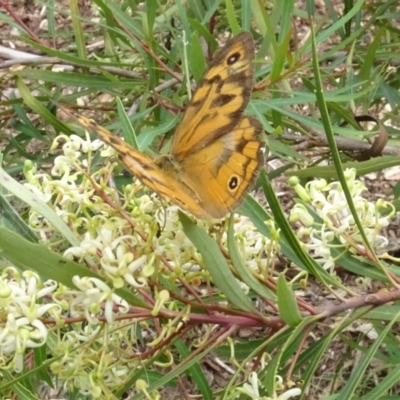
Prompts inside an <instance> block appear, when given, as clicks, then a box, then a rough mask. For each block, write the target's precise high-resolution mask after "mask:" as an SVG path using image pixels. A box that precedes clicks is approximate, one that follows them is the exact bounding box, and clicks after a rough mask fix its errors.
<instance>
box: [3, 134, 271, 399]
mask: <svg viewBox="0 0 400 400" xmlns="http://www.w3.org/2000/svg"><path fill="white" fill-rule="evenodd" d="M61 142H63V145H62V149H63V155H61V156H59V157H57V158H56V159H55V162H54V167H53V169H52V171H51V175H49V174H45V173H40V172H38V171H37V170H36V167H35V166H34V165H33V164H32V163H31V162H29V161H28V162H26V164H25V168H24V173H25V177H26V180H27V183H26V184H25V185H26V186H27V187H28V188H29V189H30V190H31V191H33V192H34V193H35V194H36V195H37V196H38V197H39V198H40V199H41V200H42V201H44V202H46V203H47V204H49V205H50V206H51V207H52V208H53V209H54V210H55V212H56V214H57V215H58V216H59V217H60V218H61V219H62V220H63V221H64V222H65V223H66V224H67V225H68V226H69V227H70V228H71V229H72V230H73V232H74V233H75V235H76V237H77V238H79V245H78V246H73V247H71V246H68V244H67V242H65V240H64V239H63V238H62V237H61V235H60V234H58V233H57V231H56V230H55V229H54V227H53V226H52V225H51V224H50V223H49V221H47V220H46V218H44V217H43V216H41V215H40V214H38V213H37V212H35V211H33V210H32V211H31V212H30V215H29V223H30V226H31V228H32V229H33V230H34V231H36V232H37V233H38V236H39V238H40V240H41V243H43V244H45V245H47V246H49V247H51V248H58V249H63V250H62V251H63V255H64V257H66V258H68V259H70V260H75V261H78V262H82V263H83V262H87V263H88V265H89V266H90V267H92V268H93V270H94V271H95V272H97V273H98V274H99V275H100V276H102V277H103V278H104V280H105V282H104V281H103V280H101V279H98V278H93V277H81V276H75V277H74V278H73V283H74V285H75V288H67V287H65V286H63V285H62V284H59V283H57V282H54V281H48V282H44V283H43V282H42V281H41V280H40V278H39V277H38V276H36V275H35V274H33V273H28V272H24V273H23V274H22V276H20V275H19V274H18V272H17V271H16V270H14V269H12V268H8V269H6V270H5V271H4V272H3V274H2V275H1V280H0V321H3V322H0V366H1V365H3V366H5V365H7V368H10V367H11V368H13V369H14V370H15V371H21V370H22V368H23V362H24V356H25V355H26V350H27V349H29V348H33V347H38V346H42V345H44V344H45V343H46V341H47V340H48V339H49V335H52V340H51V342H52V345H51V346H50V347H49V349H50V348H51V354H52V356H53V357H55V358H56V360H55V361H54V362H53V363H52V364H51V369H52V372H53V373H54V374H55V375H57V377H58V378H59V379H60V381H61V382H64V386H65V389H66V390H69V391H71V390H73V388H78V389H79V390H80V393H81V394H83V395H88V396H89V395H91V396H93V398H98V397H102V396H107V393H111V391H112V389H113V388H115V387H118V385H122V384H123V383H124V379H125V378H127V376H128V375H129V373H130V372H131V371H132V369H133V368H139V367H140V360H138V359H136V358H135V356H134V354H135V346H134V343H135V342H136V341H137V338H136V336H135V333H134V332H133V331H134V329H132V326H131V325H132V320H133V318H132V317H129V320H128V321H129V322H128V321H127V320H125V319H124V318H125V315H126V314H127V313H129V312H132V311H130V310H131V308H130V307H129V304H128V303H127V302H126V301H124V300H123V299H122V298H121V297H120V296H118V295H117V294H116V293H115V291H116V290H117V289H120V288H124V287H126V286H128V285H129V289H130V290H134V291H135V290H143V288H144V289H146V290H147V287H148V281H149V278H151V277H152V276H153V275H154V274H157V275H158V276H160V274H163V273H164V272H165V264H166V263H168V267H169V268H171V271H168V273H167V274H168V279H171V280H172V281H174V280H175V279H176V278H180V277H183V278H184V279H185V280H186V282H191V281H192V282H201V281H203V280H208V273H207V271H205V270H203V269H202V268H199V265H201V262H202V261H201V256H200V254H199V253H198V252H197V250H196V248H195V247H194V245H193V244H192V243H191V242H190V240H189V239H188V238H187V237H186V236H185V234H184V233H183V230H182V228H181V225H180V222H179V218H178V213H177V210H178V208H177V207H176V206H169V205H168V204H165V203H166V202H165V201H163V200H160V199H159V198H158V196H156V195H154V194H150V195H148V194H146V189H145V188H143V186H142V185H141V184H140V183H139V182H138V181H136V182H133V183H132V184H130V185H128V186H125V187H124V188H123V189H122V193H120V194H119V193H117V191H116V189H115V188H114V187H113V185H109V182H108V180H109V177H110V175H111V173H112V170H113V168H114V167H115V166H116V165H117V164H116V163H115V162H112V161H108V162H107V161H105V160H102V161H101V164H105V165H104V166H103V167H102V168H100V169H98V170H97V171H94V172H93V169H95V168H94V167H96V166H97V165H94V164H93V163H94V159H95V158H94V152H96V151H97V150H98V149H99V148H100V147H101V146H103V143H102V142H100V141H99V140H94V141H90V138H89V136H87V138H86V140H83V139H81V138H80V137H78V136H76V135H71V136H69V137H68V136H64V135H62V136H59V137H58V138H56V140H55V142H54V145H53V146H58V145H59V144H60V143H61ZM97 154H98V153H97ZM83 155H84V156H83ZM100 155H101V156H102V157H104V158H107V159H108V160H110V159H111V156H116V153H115V152H114V150H112V149H111V148H109V147H107V148H106V149H105V150H102V151H101V153H100ZM82 156H83V157H82ZM165 205H167V207H165ZM199 224H202V225H203V226H204V227H205V228H210V223H207V222H201V221H199ZM211 226H212V225H211ZM271 228H273V227H271ZM217 235H218V233H217ZM235 236H236V238H237V239H238V242H239V250H240V252H241V254H242V256H243V259H244V261H245V262H246V264H247V265H248V266H249V267H250V268H251V269H252V270H253V271H254V272H255V273H256V274H259V275H262V276H264V277H267V275H268V265H269V264H270V263H273V262H274V259H275V256H276V254H277V252H278V247H276V243H277V241H276V240H274V241H270V240H268V239H267V238H265V237H264V236H263V235H261V234H260V233H259V232H257V231H256V230H255V228H254V227H253V226H252V225H251V223H250V222H249V221H248V220H247V219H245V218H240V219H238V220H237V222H236V224H235ZM277 237H278V235H277ZM219 241H220V243H221V244H222V245H224V244H226V234H225V233H223V234H221V236H220V238H219ZM266 254H267V256H266ZM156 292H157V291H156ZM167 294H168V292H166V291H165V290H161V291H159V293H158V294H156V295H155V296H154V304H153V303H152V304H153V306H154V307H153V310H152V315H156V314H157V312H158V311H159V309H160V308H161V307H169V306H170V304H169V302H170V298H169V295H168V296H167V297H166V295H167ZM145 311H148V310H145ZM150 311H151V310H150ZM150 311H149V312H150ZM2 316H3V318H1V317H2ZM117 317H120V318H117ZM44 318H48V320H49V321H52V323H50V322H49V324H48V325H45V323H44V322H43V319H44ZM134 322H135V323H137V322H136V321H134ZM51 329H53V330H54V331H55V332H51ZM160 338H161V336H160V337H157V338H152V339H154V343H155V342H156V341H157V340H158V339H160ZM163 338H164V339H165V337H163ZM111 343H112V345H111ZM127 343H129V346H126V344H127ZM122 348H125V350H124V353H125V354H122V350H121V349H122ZM99 349H102V351H99ZM57 357H58V358H57ZM99 377H101V378H99Z"/></svg>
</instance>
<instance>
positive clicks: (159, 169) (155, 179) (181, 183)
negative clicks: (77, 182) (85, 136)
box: [62, 32, 264, 219]
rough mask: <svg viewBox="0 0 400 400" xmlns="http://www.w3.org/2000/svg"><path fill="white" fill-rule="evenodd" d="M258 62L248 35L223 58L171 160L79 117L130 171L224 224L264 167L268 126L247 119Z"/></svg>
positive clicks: (209, 75)
mask: <svg viewBox="0 0 400 400" xmlns="http://www.w3.org/2000/svg"><path fill="white" fill-rule="evenodd" d="M254 58H255V48H254V41H253V37H252V35H251V34H250V33H248V32H243V33H241V34H239V35H237V36H236V37H234V38H233V39H231V40H229V41H228V42H227V43H226V45H225V46H224V47H223V48H222V49H221V50H220V51H219V52H217V54H216V55H215V57H214V58H213V60H212V61H211V63H210V64H209V67H208V69H207V71H206V72H205V73H204V75H203V77H202V78H201V80H200V82H199V84H198V86H197V88H196V90H195V93H194V95H193V98H192V100H191V101H190V103H189V105H188V107H187V109H186V111H185V113H184V115H183V118H182V121H181V122H180V124H179V126H178V128H177V130H176V132H175V135H174V137H173V139H172V144H171V149H170V153H169V154H166V155H159V156H157V157H155V158H151V157H149V156H147V155H146V154H143V153H141V152H140V151H138V150H137V149H135V148H134V147H132V146H131V145H129V144H128V143H126V142H125V141H123V140H122V139H121V138H119V137H118V136H115V135H113V134H112V133H111V132H109V131H108V130H106V129H105V128H103V127H101V126H100V125H97V124H96V123H95V122H94V121H92V120H90V119H88V118H86V117H83V116H78V117H75V118H77V119H78V120H79V123H80V124H81V125H83V126H84V127H85V128H86V129H88V130H89V131H94V132H96V133H97V134H98V136H99V137H100V138H101V139H102V140H103V141H104V142H105V143H107V144H109V145H110V146H112V147H113V148H114V149H116V150H117V152H118V156H119V158H120V160H121V161H122V162H123V164H124V165H125V167H126V168H127V170H128V171H129V172H130V173H132V174H133V175H135V176H136V177H137V178H139V179H140V180H141V181H142V183H143V184H145V185H146V186H148V187H149V188H151V189H152V190H154V191H155V192H156V193H158V194H159V195H160V196H161V197H163V198H166V199H169V200H170V201H171V202H173V203H175V204H177V205H178V206H179V207H180V208H182V209H183V210H186V211H188V212H190V213H191V214H193V215H195V216H196V217H198V218H201V219H208V218H222V217H224V216H225V215H226V214H227V213H228V212H230V211H233V210H234V209H235V208H237V207H238V206H239V205H240V204H241V203H242V202H243V200H244V197H245V196H246V194H247V193H248V192H249V191H250V190H251V189H252V187H253V186H254V183H255V181H256V178H257V176H258V173H259V170H260V168H261V167H262V165H263V160H264V158H263V147H264V146H263V142H262V139H261V135H262V132H263V128H262V125H261V123H260V122H259V121H258V120H257V119H255V118H254V117H252V116H248V115H245V114H244V110H245V108H246V107H247V104H248V102H249V100H250V95H251V92H252V88H253V76H254V62H253V61H254ZM62 109H63V110H64V111H66V112H67V113H68V114H71V112H68V110H67V109H65V108H64V107H62ZM72 116H74V115H72Z"/></svg>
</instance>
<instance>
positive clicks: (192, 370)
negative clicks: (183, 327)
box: [175, 340, 214, 400]
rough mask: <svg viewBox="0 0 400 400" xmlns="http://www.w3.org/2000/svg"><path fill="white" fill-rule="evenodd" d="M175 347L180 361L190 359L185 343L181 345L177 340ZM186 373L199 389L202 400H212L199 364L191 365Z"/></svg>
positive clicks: (180, 341)
mask: <svg viewBox="0 0 400 400" xmlns="http://www.w3.org/2000/svg"><path fill="white" fill-rule="evenodd" d="M175 347H176V348H177V350H178V351H179V354H180V355H181V357H182V359H183V360H185V359H187V358H188V357H190V354H191V352H190V350H189V349H188V348H187V347H186V346H185V343H183V341H182V340H177V341H176V342H175ZM188 372H189V374H190V377H191V378H192V379H193V381H194V382H195V384H196V386H197V389H199V391H200V393H201V395H202V397H201V398H202V399H205V400H206V399H208V400H213V399H214V397H213V393H212V390H211V388H210V385H209V384H208V382H207V379H206V377H205V376H204V373H203V371H202V370H201V368H200V365H199V364H193V365H192V366H191V367H189V368H188Z"/></svg>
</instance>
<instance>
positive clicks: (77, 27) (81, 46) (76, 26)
mask: <svg viewBox="0 0 400 400" xmlns="http://www.w3.org/2000/svg"><path fill="white" fill-rule="evenodd" d="M69 6H70V9H71V19H72V29H73V31H74V38H75V44H76V48H77V50H78V55H79V57H80V58H87V53H86V46H85V35H84V33H83V27H82V21H81V18H80V13H79V6H78V0H71V2H70V3H69Z"/></svg>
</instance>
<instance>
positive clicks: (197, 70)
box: [189, 32, 207, 82]
mask: <svg viewBox="0 0 400 400" xmlns="http://www.w3.org/2000/svg"><path fill="white" fill-rule="evenodd" d="M189 67H190V71H191V72H192V74H193V77H194V79H195V81H196V82H199V81H200V79H201V77H202V76H203V74H204V71H205V70H206V68H207V62H206V59H205V57H204V51H203V47H202V45H201V43H200V39H199V37H198V34H197V33H196V32H193V34H192V37H191V40H190V50H189Z"/></svg>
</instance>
